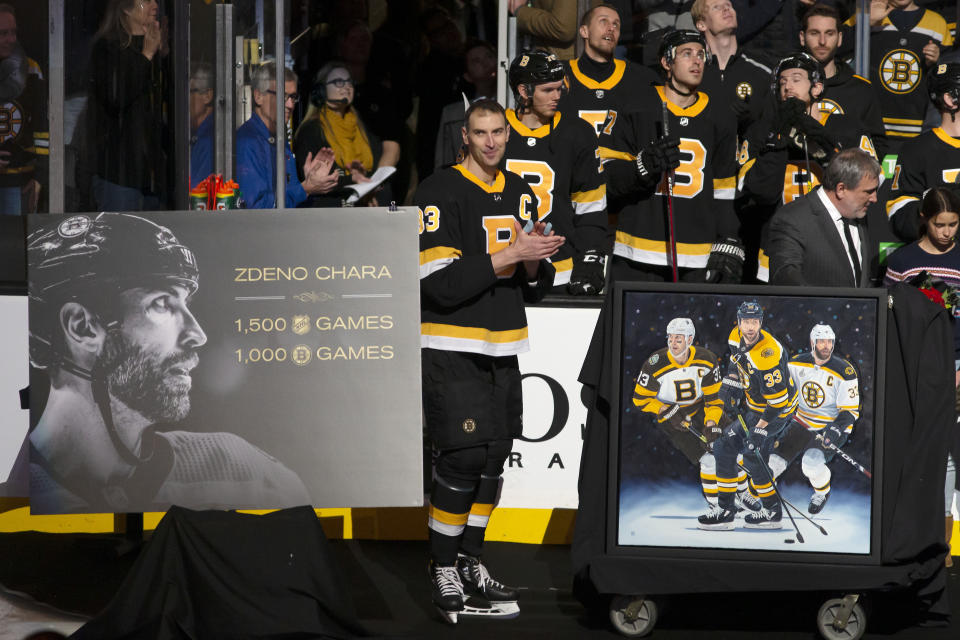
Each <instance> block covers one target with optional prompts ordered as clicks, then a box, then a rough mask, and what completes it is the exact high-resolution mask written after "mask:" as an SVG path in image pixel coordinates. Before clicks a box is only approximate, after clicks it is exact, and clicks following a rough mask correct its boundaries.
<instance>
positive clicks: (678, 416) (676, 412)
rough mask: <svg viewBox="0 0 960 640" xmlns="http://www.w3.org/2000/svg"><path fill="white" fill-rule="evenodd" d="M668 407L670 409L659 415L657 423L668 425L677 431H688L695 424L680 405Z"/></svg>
mask: <svg viewBox="0 0 960 640" xmlns="http://www.w3.org/2000/svg"><path fill="white" fill-rule="evenodd" d="M668 406H669V407H670V408H669V409H667V410H666V411H664V412H663V413H658V414H657V422H659V423H660V424H663V423H666V424H668V425H670V426H671V427H673V428H674V429H676V430H677V431H686V430H687V429H688V428H689V427H690V426H691V425H692V424H693V423H692V422H691V421H690V416H687V415H686V414H684V413H683V411H681V407H680V405H678V404H673V405H668Z"/></svg>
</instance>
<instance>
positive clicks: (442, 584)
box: [433, 566, 463, 596]
mask: <svg viewBox="0 0 960 640" xmlns="http://www.w3.org/2000/svg"><path fill="white" fill-rule="evenodd" d="M433 573H434V576H435V578H436V582H437V587H438V588H439V589H440V595H441V596H462V595H463V583H462V582H460V574H459V573H457V568H456V567H441V566H434V567H433Z"/></svg>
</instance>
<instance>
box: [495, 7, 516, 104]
mask: <svg viewBox="0 0 960 640" xmlns="http://www.w3.org/2000/svg"><path fill="white" fill-rule="evenodd" d="M508 2H509V0H500V2H498V3H497V102H499V103H500V104H504V105H505V104H507V68H508V67H509V65H510V58H509V57H508V56H509V53H508V52H507V40H508V36H507V20H508V18H509V11H508V10H507V9H508V7H507V4H508ZM514 22H516V20H514Z"/></svg>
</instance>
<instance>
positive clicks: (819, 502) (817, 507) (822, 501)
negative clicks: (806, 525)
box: [807, 491, 830, 514]
mask: <svg viewBox="0 0 960 640" xmlns="http://www.w3.org/2000/svg"><path fill="white" fill-rule="evenodd" d="M829 498H830V492H829V491H825V492H823V493H820V492H819V491H817V492H816V493H814V494H813V496H812V497H811V498H810V505H809V506H808V507H807V511H809V512H810V513H813V514H817V513H820V512H821V511H823V508H824V507H825V506H827V500H828V499H829Z"/></svg>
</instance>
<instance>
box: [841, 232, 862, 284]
mask: <svg viewBox="0 0 960 640" xmlns="http://www.w3.org/2000/svg"><path fill="white" fill-rule="evenodd" d="M843 237H844V238H845V239H846V241H847V253H848V254H850V261H851V262H853V276H854V277H855V278H856V280H857V284H856V286H858V287H859V286H860V277H861V275H862V272H861V271H860V256H858V255H857V249H856V245H854V244H853V235H852V234H851V233H850V221H849V220H848V219H846V218H844V219H843Z"/></svg>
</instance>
